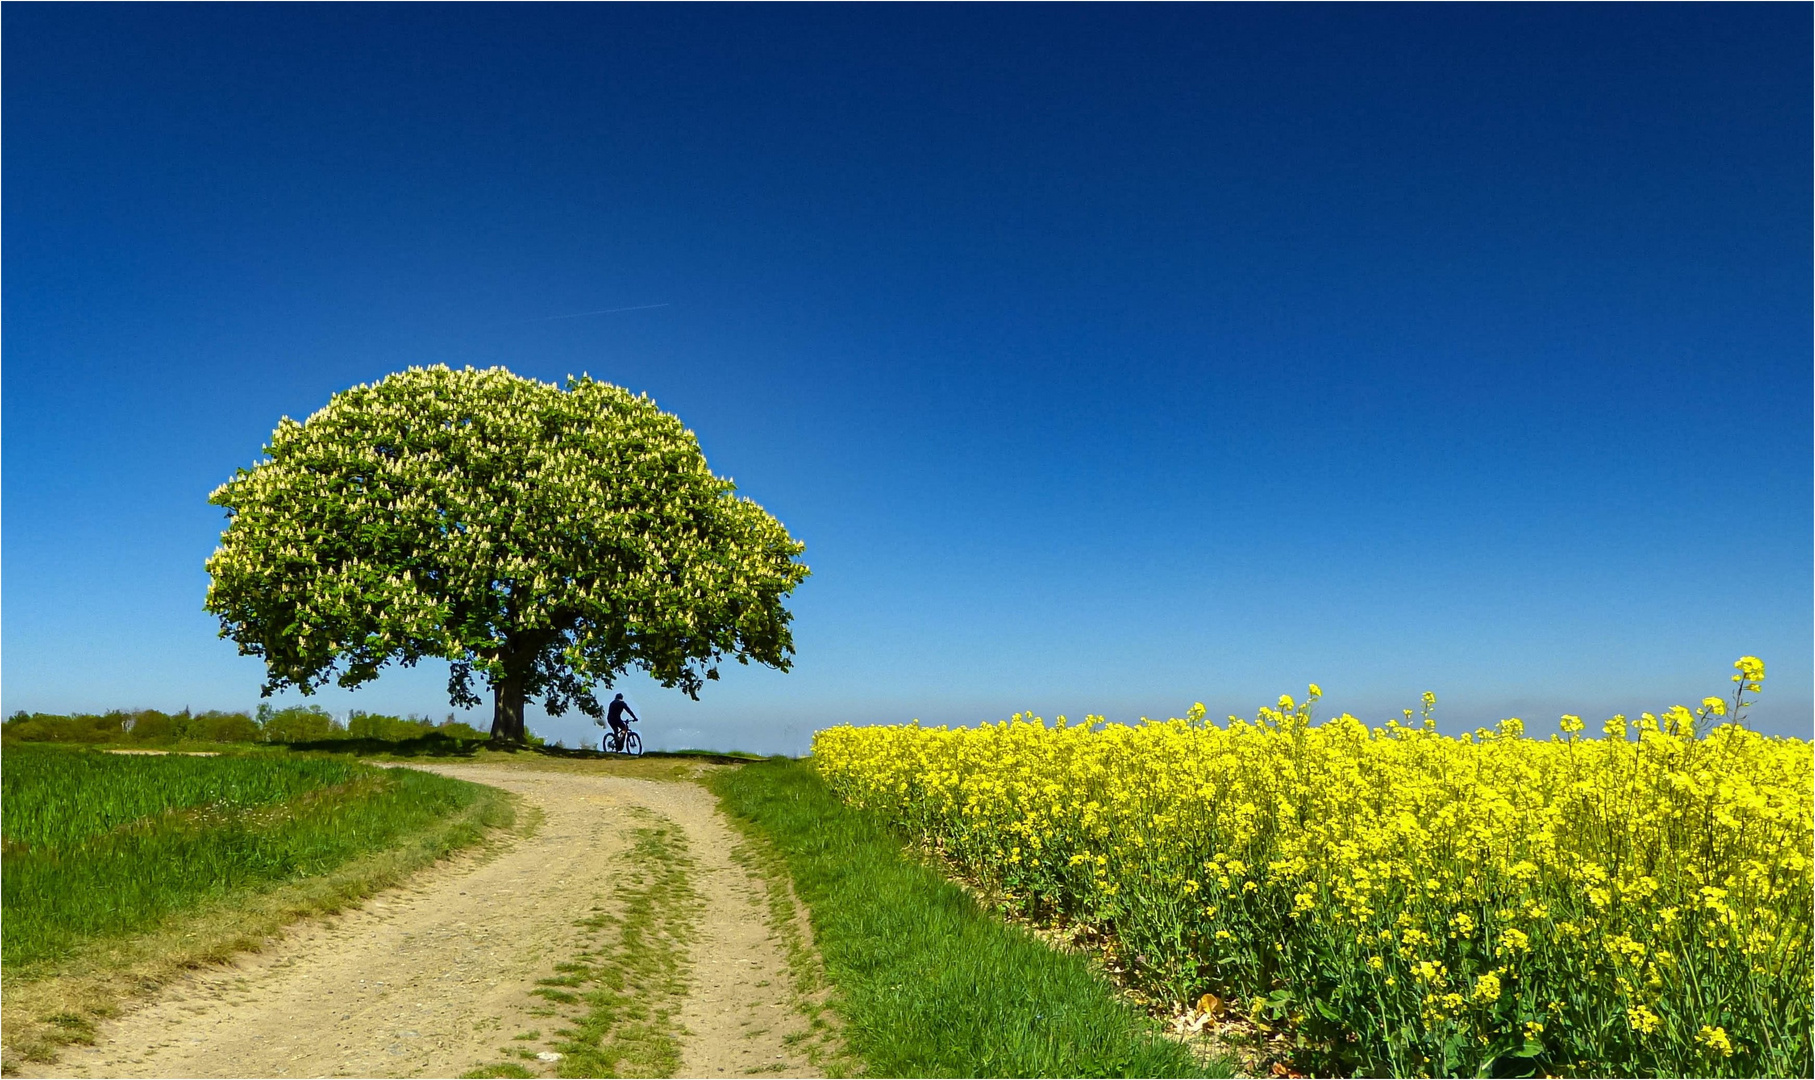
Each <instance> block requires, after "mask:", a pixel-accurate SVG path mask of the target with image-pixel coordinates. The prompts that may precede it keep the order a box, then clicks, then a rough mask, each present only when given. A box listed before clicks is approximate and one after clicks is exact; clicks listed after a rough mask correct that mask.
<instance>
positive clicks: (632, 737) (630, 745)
mask: <svg viewBox="0 0 1815 1080" xmlns="http://www.w3.org/2000/svg"><path fill="white" fill-rule="evenodd" d="M624 752H625V753H626V754H629V755H630V756H631V757H640V756H642V753H643V740H642V738H641V737H639V736H638V735H637V733H636V732H634V731H632V732H630V733H628V734H626V735H625V736H624Z"/></svg>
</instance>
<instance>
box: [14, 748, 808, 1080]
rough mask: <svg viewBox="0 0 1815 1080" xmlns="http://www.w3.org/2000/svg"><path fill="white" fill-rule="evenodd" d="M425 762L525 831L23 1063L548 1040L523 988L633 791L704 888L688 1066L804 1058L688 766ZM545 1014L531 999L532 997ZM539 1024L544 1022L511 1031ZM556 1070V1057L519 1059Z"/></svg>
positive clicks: (354, 1070) (699, 1071)
mask: <svg viewBox="0 0 1815 1080" xmlns="http://www.w3.org/2000/svg"><path fill="white" fill-rule="evenodd" d="M434 768H435V771H437V772H442V773H445V774H447V775H450V776H459V777H463V778H465V779H470V780H474V781H478V782H481V783H486V784H492V785H495V786H497V787H501V788H505V789H507V790H510V791H514V792H518V793H519V794H521V795H522V796H523V797H524V799H525V800H526V802H528V803H529V804H530V805H531V806H535V807H538V808H540V809H541V811H542V813H543V815H544V820H543V823H542V825H541V827H540V829H539V830H537V831H536V832H535V834H534V835H532V836H529V837H526V838H521V839H518V840H516V841H515V842H514V843H512V845H511V846H510V847H508V848H507V849H506V850H505V851H503V852H502V853H500V854H494V855H491V856H482V857H464V858H460V859H456V860H453V861H450V862H448V863H445V864H442V865H440V866H437V867H434V868H432V869H430V870H428V871H425V872H424V873H423V874H421V875H420V876H418V877H417V878H415V879H414V880H412V881H411V882H410V883H409V884H408V885H406V886H403V887H401V888H398V889H393V890H391V891H389V892H386V893H383V894H380V895H378V896H377V897H374V898H373V899H372V900H371V901H369V902H368V903H366V904H365V905H364V906H363V907H361V908H359V909H357V910H354V911H351V912H347V913H345V914H342V915H340V916H336V917H334V918H332V919H326V920H322V921H319V922H315V923H311V924H307V925H304V926H300V927H297V928H295V929H293V930H292V931H291V932H290V933H289V934H288V935H287V936H286V937H285V938H284V939H283V940H282V941H281V942H279V943H277V944H275V945H273V946H272V947H270V948H267V949H266V950H265V951H263V952H261V953H258V954H253V955H248V956H244V957H242V958H241V959H239V960H238V961H237V962H236V963H234V964H232V965H229V966H226V967H221V968H215V969H210V970H206V971H201V972H197V973H196V974H194V975H192V976H190V977H188V978H186V979H184V980H182V981H180V982H178V983H176V984H173V985H172V986H170V987H168V988H166V990H165V991H164V992H162V993H160V994H158V995H157V996H156V997H155V998H154V999H152V1000H150V1001H148V1002H146V1003H144V1004H143V1005H141V1006H140V1007H139V1008H137V1009H135V1010H133V1011H131V1012H129V1013H127V1014H125V1015H123V1016H121V1017H120V1018H119V1019H117V1020H114V1021H112V1022H110V1023H108V1024H106V1025H105V1026H103V1027H102V1028H101V1030H100V1032H99V1038H98V1040H97V1042H96V1044H95V1045H93V1046H90V1047H71V1048H68V1049H66V1050H65V1051H64V1052H63V1053H62V1055H61V1060H59V1061H58V1062H57V1063H55V1064H53V1065H48V1066H28V1067H26V1068H25V1069H23V1070H21V1072H22V1075H27V1076H195V1077H216V1076H286V1077H288V1076H456V1075H458V1074H460V1073H462V1072H465V1071H467V1070H470V1069H473V1068H475V1067H478V1066H480V1065H484V1064H488V1063H492V1062H497V1061H499V1060H502V1059H503V1055H502V1054H501V1053H500V1050H501V1048H504V1047H511V1048H515V1049H529V1050H542V1049H545V1048H546V1045H547V1044H548V1043H549V1042H550V1040H551V1038H552V1036H553V1029H555V1028H557V1027H560V1026H562V1024H561V1021H560V1020H559V1019H558V1018H555V1017H550V1016H548V1015H546V1012H547V1002H545V1001H543V1000H542V999H541V998H539V997H532V996H530V991H531V989H533V987H534V985H535V981H536V980H537V979H539V978H544V977H547V976H549V975H551V974H553V969H554V965H555V964H556V963H559V962H561V961H563V960H566V959H568V958H570V957H571V956H572V955H573V954H574V953H575V952H576V951H577V949H578V931H577V930H576V928H575V926H574V923H575V921H576V920H578V919H581V918H583V917H585V916H586V915H588V914H590V913H591V912H593V911H594V910H595V909H597V908H599V907H602V906H603V905H605V904H606V903H607V902H608V899H609V897H610V895H611V892H612V880H611V875H612V874H613V872H614V868H615V856H617V855H618V853H619V852H620V851H622V850H623V848H624V846H625V843H626V837H625V832H626V831H627V829H628V828H629V827H630V826H631V825H632V822H630V821H628V820H627V816H626V813H625V809H626V808H627V807H636V806H640V807H645V808H647V809H648V810H650V811H652V812H654V813H656V814H660V815H662V816H663V817H666V818H669V819H670V820H672V821H674V822H675V823H676V824H678V825H680V826H681V828H682V829H683V830H685V832H686V835H687V839H688V842H689V845H690V847H691V849H692V856H693V858H694V860H695V862H696V879H695V882H694V884H695V887H696V888H697V890H698V891H699V893H700V895H701V896H702V897H703V898H704V899H705V901H706V904H705V910H704V912H703V913H702V915H701V916H700V921H699V924H698V934H697V938H696V941H695V944H694V947H693V955H692V961H693V981H692V986H691V990H690V994H689V996H688V998H687V999H686V1000H685V1001H684V1002H683V1004H682V1008H681V1020H682V1023H683V1024H684V1026H685V1027H686V1029H687V1035H686V1036H685V1038H684V1040H683V1043H682V1066H681V1075H683V1076H708V1077H717V1076H750V1075H764V1076H774V1075H787V1076H806V1075H813V1074H812V1071H811V1069H810V1068H809V1066H808V1065H807V1063H806V1061H805V1060H804V1059H803V1058H802V1057H801V1056H800V1055H799V1054H798V1053H795V1052H793V1051H791V1050H790V1049H789V1047H788V1045H787V1044H786V1043H785V1042H784V1037H785V1036H787V1035H788V1034H790V1033H792V1032H796V1031H799V1030H800V1029H801V1028H802V1027H804V1021H803V1020H802V1019H801V1018H800V1016H799V1015H798V1014H797V1013H796V1012H794V1011H793V1009H792V1007H791V1005H790V998H789V992H788V975H787V965H786V959H785V956H784V955H783V952H782V949H781V946H780V944H779V942H778V941H777V940H776V939H775V937H774V936H773V935H772V934H771V932H770V930H769V926H768V923H767V921H766V918H765V914H764V912H765V909H764V907H763V904H762V891H761V884H760V882H758V881H756V880H753V879H752V877H751V876H750V874H749V872H748V871H746V870H745V869H744V868H742V867H741V866H739V865H738V864H737V863H735V862H733V861H732V859H731V850H732V848H733V846H734V844H735V835H734V834H733V833H732V832H731V830H730V828H729V827H728V826H727V825H726V823H725V822H724V821H723V820H722V818H721V817H720V816H719V814H718V812H717V810H716V809H715V807H714V804H713V799H712V796H711V795H710V794H709V793H707V792H706V791H705V790H704V789H703V788H700V787H699V786H697V785H695V784H690V783H676V782H661V781H653V780H636V779H627V778H624V777H615V776H603V775H592V774H585V773H574V772H541V771H531V770H527V769H519V768H509V767H497V766H463V765H437V766H434ZM538 1013H541V1014H542V1015H537V1014H538ZM533 1030H540V1031H541V1032H542V1033H543V1037H542V1038H541V1039H539V1040H528V1041H515V1042H513V1041H512V1036H513V1035H517V1034H519V1033H522V1032H526V1031H533ZM523 1063H524V1064H525V1065H528V1066H529V1067H531V1068H532V1069H535V1068H540V1069H541V1070H542V1071H545V1072H549V1073H551V1074H552V1072H553V1071H554V1070H555V1069H556V1068H557V1067H558V1066H557V1065H555V1064H541V1063H538V1062H534V1061H526V1062H523Z"/></svg>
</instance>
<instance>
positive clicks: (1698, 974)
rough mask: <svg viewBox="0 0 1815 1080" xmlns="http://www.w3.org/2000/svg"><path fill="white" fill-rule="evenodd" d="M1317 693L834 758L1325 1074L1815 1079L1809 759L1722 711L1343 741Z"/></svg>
mask: <svg viewBox="0 0 1815 1080" xmlns="http://www.w3.org/2000/svg"><path fill="white" fill-rule="evenodd" d="M1747 659H1748V660H1749V659H1750V658H1747ZM1745 663H1746V661H1741V665H1740V666H1741V670H1742V675H1744V676H1745V677H1746V679H1747V680H1748V681H1749V683H1750V685H1751V688H1752V689H1756V678H1755V677H1754V676H1752V675H1751V673H1750V671H1748V670H1747V669H1746V668H1745V667H1744V665H1745ZM1754 663H1755V661H1754ZM1760 670H1761V671H1762V669H1760ZM1736 681H1737V680H1736ZM1316 697H1317V693H1316V688H1315V687H1313V688H1312V694H1311V695H1310V697H1309V699H1307V700H1306V701H1303V702H1294V701H1293V700H1292V699H1290V698H1282V699H1281V702H1280V707H1279V708H1278V709H1267V710H1263V711H1262V714H1261V716H1260V717H1259V718H1257V720H1256V721H1254V722H1245V721H1242V720H1239V719H1236V718H1231V719H1230V722H1229V723H1228V724H1227V725H1217V724H1211V723H1207V722H1205V718H1204V717H1203V715H1202V713H1201V710H1199V711H1196V712H1194V713H1193V715H1192V716H1190V717H1187V718H1185V719H1182V720H1172V721H1167V722H1152V723H1145V724H1142V725H1139V726H1132V727H1131V726H1123V725H1113V724H1112V725H1107V726H1102V727H1099V726H1097V725H1095V724H1083V725H1071V726H1067V725H1065V724H1064V723H1063V722H1061V723H1059V724H1058V725H1055V726H1048V725H1046V724H1044V723H1042V722H1040V721H1038V720H1037V719H1035V718H1032V717H1028V718H1025V719H1023V718H1019V717H1017V718H1016V719H1015V720H1014V721H1011V722H1007V723H1002V724H993V725H984V726H982V727H978V728H970V729H955V730H947V729H944V728H937V729H931V728H921V727H919V726H917V725H916V726H906V727H892V728H887V727H874V728H837V729H831V730H828V731H822V732H820V733H819V734H818V736H817V737H816V739H815V743H814V761H815V763H816V765H817V766H818V768H819V769H820V771H821V773H822V774H823V775H824V776H825V777H826V779H827V781H828V783H829V784H830V786H831V788H832V789H833V790H835V791H837V792H838V793H839V795H841V796H842V797H843V798H844V799H845V800H846V801H847V802H848V803H849V804H850V805H852V806H854V807H861V808H863V809H865V810H866V811H867V812H868V814H869V815H870V816H871V817H872V818H873V819H874V820H875V821H877V822H878V823H885V824H887V825H889V826H891V827H894V828H896V829H899V830H901V832H902V833H903V834H905V835H908V836H911V837H913V838H916V839H918V840H920V841H922V842H925V843H928V844H930V845H932V846H934V847H935V848H937V849H938V850H939V851H941V852H943V853H944V854H945V855H946V856H947V857H948V858H950V859H952V860H953V861H955V862H956V863H958V864H959V865H960V866H962V867H964V868H965V869H966V870H967V871H968V872H970V873H972V874H975V875H976V876H977V877H979V878H980V879H982V880H984V881H986V882H989V883H991V884H992V885H993V886H995V887H997V888H999V889H1000V890H1001V891H1002V892H1003V893H1005V894H1006V895H1007V896H1009V897H1010V898H1011V899H1012V901H1013V902H1014V903H1015V904H1017V905H1018V906H1019V907H1020V908H1021V910H1023V911H1024V912H1026V913H1028V914H1030V915H1033V916H1035V917H1056V918H1062V919H1064V920H1066V921H1067V922H1069V923H1072V924H1076V925H1083V926H1087V927H1090V928H1093V929H1094V930H1095V931H1096V932H1097V933H1099V934H1100V935H1101V936H1103V937H1106V938H1107V939H1108V940H1110V941H1111V942H1113V943H1114V944H1115V946H1116V949H1117V951H1118V952H1119V954H1120V956H1121V957H1122V958H1123V959H1124V960H1125V961H1126V963H1127V966H1128V967H1129V968H1130V969H1131V971H1132V973H1133V975H1134V977H1135V978H1136V979H1137V981H1139V982H1140V983H1141V984H1142V985H1143V986H1145V987H1147V988H1150V989H1151V990H1152V991H1154V992H1155V993H1157V994H1161V995H1164V996H1167V997H1170V998H1171V999H1172V1000H1174V1001H1191V1000H1195V999H1196V996H1197V995H1199V994H1202V993H1204V992H1207V991H1213V992H1215V993H1217V994H1220V995H1222V996H1223V997H1225V998H1231V999H1233V1000H1234V1004H1235V1008H1236V1012H1237V1013H1238V1014H1241V1015H1245V1016H1246V1017H1248V1018H1249V1019H1250V1020H1251V1021H1253V1022H1256V1023H1260V1024H1266V1025H1271V1026H1273V1027H1274V1028H1278V1027H1284V1028H1286V1029H1287V1030H1289V1031H1291V1032H1293V1033H1294V1034H1295V1035H1296V1036H1297V1038H1298V1040H1299V1049H1298V1052H1297V1054H1296V1055H1295V1060H1296V1061H1297V1063H1298V1064H1300V1065H1301V1066H1302V1067H1305V1068H1307V1069H1310V1070H1314V1071H1316V1072H1318V1073H1332V1074H1337V1075H1347V1074H1353V1073H1362V1074H1371V1075H1398V1076H1407V1075H1410V1076H1416V1075H1457V1074H1464V1075H1467V1074H1476V1073H1482V1074H1507V1075H1530V1074H1533V1073H1534V1072H1535V1073H1537V1074H1541V1075H1637V1076H1644V1075H1677V1076H1697V1075H1699V1076H1807V1075H1810V1072H1811V1068H1812V1064H1815V1063H1812V1062H1811V1044H1810V1030H1811V1005H1810V1003H1811V993H1812V992H1815V978H1812V975H1811V965H1810V944H1811V921H1810V904H1811V860H1810V842H1811V836H1812V834H1815V823H1812V817H1815V815H1812V813H1811V806H1812V803H1815V785H1812V784H1811V780H1810V776H1811V765H1812V761H1815V759H1812V757H1811V749H1810V744H1809V743H1808V742H1807V741H1805V740H1796V739H1774V738H1765V737H1762V736H1759V735H1757V734H1756V733H1753V732H1750V731H1748V730H1746V729H1744V728H1743V727H1741V726H1739V725H1736V724H1732V723H1725V722H1723V718H1724V717H1728V716H1731V715H1733V714H1734V713H1737V712H1738V709H1737V708H1731V707H1729V706H1728V705H1727V703H1725V702H1723V701H1722V700H1721V699H1718V698H1709V699H1707V700H1705V701H1704V702H1703V704H1702V707H1701V708H1700V709H1699V710H1694V711H1692V710H1690V709H1687V708H1683V707H1677V708H1673V709H1670V710H1667V711H1666V712H1665V713H1663V715H1661V716H1652V715H1651V714H1645V715H1644V716H1642V717H1640V718H1639V721H1638V723H1637V724H1632V725H1629V724H1628V723H1627V721H1626V718H1624V717H1615V718H1613V719H1611V720H1609V721H1607V723H1606V724H1605V725H1603V734H1602V737H1600V738H1585V737H1583V736H1582V735H1581V734H1580V732H1581V730H1582V728H1583V727H1584V724H1583V721H1581V720H1580V719H1579V718H1577V717H1574V716H1566V717H1564V718H1563V722H1562V729H1563V731H1562V734H1560V735H1559V736H1557V737H1553V738H1551V739H1549V740H1539V739H1533V738H1528V737H1526V736H1525V735H1524V733H1523V727H1522V725H1521V724H1520V723H1519V722H1518V721H1516V720H1512V721H1505V722H1503V723H1502V724H1501V725H1500V726H1499V727H1498V728H1496V729H1484V730H1481V731H1477V732H1475V733H1472V734H1470V735H1466V736H1462V737H1449V736H1444V735H1442V734H1440V733H1438V732H1437V731H1436V730H1435V727H1434V725H1433V724H1431V723H1428V722H1426V723H1416V722H1412V723H1407V724H1398V723H1389V724H1388V725H1386V726H1385V727H1382V728H1374V729H1370V728H1368V727H1366V726H1364V725H1363V724H1361V723H1360V722H1359V721H1358V720H1356V719H1355V718H1354V717H1351V716H1342V717H1339V718H1336V719H1334V720H1330V721H1328V722H1326V723H1323V724H1312V723H1311V722H1310V706H1311V704H1312V702H1314V701H1315V699H1316ZM1427 708H1428V701H1427ZM1410 715H1411V714H1410V713H1408V714H1407V717H1408V720H1410ZM1427 720H1428V717H1427Z"/></svg>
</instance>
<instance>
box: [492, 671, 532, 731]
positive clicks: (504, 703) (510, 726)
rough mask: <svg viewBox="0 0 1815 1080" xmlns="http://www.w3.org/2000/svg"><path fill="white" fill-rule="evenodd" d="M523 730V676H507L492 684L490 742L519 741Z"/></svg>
mask: <svg viewBox="0 0 1815 1080" xmlns="http://www.w3.org/2000/svg"><path fill="white" fill-rule="evenodd" d="M523 730H524V729H523V677H522V676H521V675H511V676H507V677H506V678H504V679H501V680H499V681H498V682H497V683H496V684H494V685H493V686H492V742H495V743H521V742H523V741H524V737H523Z"/></svg>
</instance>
